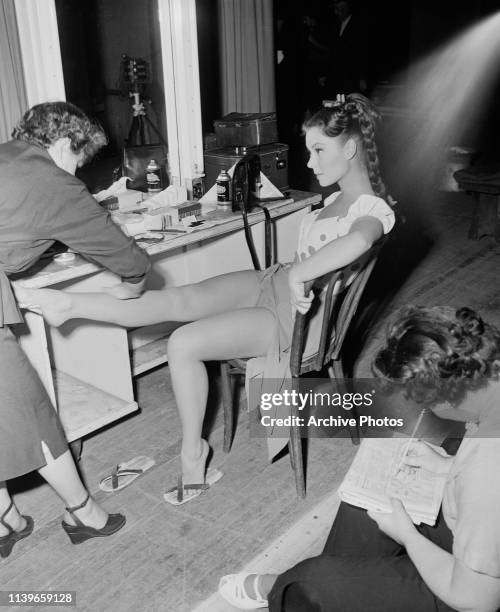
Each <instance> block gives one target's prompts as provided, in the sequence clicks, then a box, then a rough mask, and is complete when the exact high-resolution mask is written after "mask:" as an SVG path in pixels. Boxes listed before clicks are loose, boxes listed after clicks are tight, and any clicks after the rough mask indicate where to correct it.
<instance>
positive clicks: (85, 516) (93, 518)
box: [62, 493, 126, 544]
mask: <svg viewBox="0 0 500 612" xmlns="http://www.w3.org/2000/svg"><path fill="white" fill-rule="evenodd" d="M103 516H104V517H105V522H104V524H102V525H101V522H102V521H101V518H102V517H103ZM66 518H69V521H70V522H69V521H67V520H64V521H63V522H62V528H63V529H64V531H65V532H66V533H67V534H68V537H69V539H70V540H71V542H72V544H81V543H82V542H85V541H86V540H89V539H90V538H105V537H107V536H110V535H113V534H114V533H116V532H117V531H119V530H120V529H121V528H122V527H123V526H124V525H125V523H126V518H125V517H124V516H123V514H108V513H107V512H105V511H104V510H103V509H102V508H101V507H100V506H99V505H98V504H96V502H95V501H94V500H93V499H92V498H91V497H90V494H89V493H87V497H86V498H85V500H84V501H83V502H82V503H81V504H79V505H78V506H73V507H72V508H66V515H65V519H66ZM85 521H88V522H85ZM92 523H93V524H92Z"/></svg>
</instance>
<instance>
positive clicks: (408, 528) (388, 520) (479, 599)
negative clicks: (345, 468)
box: [368, 499, 500, 612]
mask: <svg viewBox="0 0 500 612" xmlns="http://www.w3.org/2000/svg"><path fill="white" fill-rule="evenodd" d="M368 516H370V518H372V519H373V520H374V521H376V523H377V525H378V526H379V528H380V529H381V530H382V531H383V532H384V533H385V534H386V535H388V536H389V537H391V538H392V539H393V540H396V542H399V543H400V544H402V545H403V546H404V547H405V548H406V552H407V553H408V556H409V557H410V559H411V560H412V562H413V564H414V565H415V567H416V568H417V570H418V572H419V574H420V575H421V577H422V579H423V581H424V582H425V583H426V585H427V586H428V587H429V589H430V590H431V591H432V592H433V593H434V595H436V597H439V599H441V600H442V601H444V603H445V604H447V605H448V606H450V607H451V608H453V609H454V610H458V611H460V612H494V611H495V610H496V609H497V608H498V606H499V605H500V579H498V578H492V577H491V576H488V575H486V574H480V573H478V572H475V571H473V570H471V569H469V568H468V567H467V566H465V565H464V564H463V563H462V562H461V561H459V560H458V559H456V558H455V557H454V556H453V555H452V554H450V553H448V552H446V551H445V550H443V549H442V548H440V547H439V546H437V545H436V544H434V543H433V542H431V541H430V540H428V539H427V538H426V537H425V536H423V535H422V534H420V533H419V532H418V531H417V530H416V529H415V526H414V525H413V523H412V521H411V519H410V517H409V516H408V514H407V512H406V510H405V509H404V506H403V504H402V503H401V502H400V501H399V500H397V499H395V500H392V512H391V513H381V512H372V511H370V512H368Z"/></svg>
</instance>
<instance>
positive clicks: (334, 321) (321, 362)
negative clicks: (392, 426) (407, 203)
mask: <svg viewBox="0 0 500 612" xmlns="http://www.w3.org/2000/svg"><path fill="white" fill-rule="evenodd" d="M383 242H384V239H382V240H381V241H379V242H378V243H377V244H376V245H374V246H373V247H372V249H371V250H370V252H369V254H368V255H367V256H366V257H365V259H364V262H363V263H362V264H361V265H360V269H359V270H357V271H356V272H355V277H354V280H352V282H351V283H350V284H349V285H348V286H347V287H343V286H342V285H343V283H344V282H345V281H346V280H347V277H352V269H351V267H350V266H347V267H346V268H342V269H340V270H336V271H335V272H332V274H331V276H330V279H329V281H328V285H327V288H326V293H325V308H324V313H323V321H322V328H321V335H320V340H319V344H318V350H317V352H316V353H314V354H313V355H311V356H308V357H306V358H305V359H303V358H302V355H303V351H304V341H305V337H306V329H307V322H308V315H307V314H306V315H302V314H300V313H297V315H296V318H295V323H294V330H293V336H292V346H291V352H290V371H291V374H292V379H296V378H299V377H300V376H301V375H303V374H307V373H308V372H312V371H313V370H315V371H318V372H319V371H320V370H322V369H323V368H325V367H327V368H328V375H329V377H330V378H331V379H337V380H338V384H339V385H342V384H343V379H344V376H345V372H344V367H343V363H342V346H343V343H344V340H345V337H346V334H347V331H348V329H349V327H350V325H351V322H352V320H353V318H354V315H355V313H356V310H357V308H358V305H359V302H360V299H361V296H362V294H363V290H364V288H365V286H366V283H367V282H368V279H369V278H370V275H371V273H372V271H373V268H374V266H375V263H376V261H377V257H378V254H379V252H380V249H381V246H382V244H383ZM339 283H340V291H339ZM312 284H313V282H311V283H310V285H311V286H312ZM336 287H337V289H336ZM309 289H310V288H309ZM335 289H336V290H335ZM334 290H335V291H334ZM245 369H246V360H245V359H232V360H230V361H225V362H222V363H221V387H222V404H223V409H224V452H226V453H227V452H229V450H230V449H231V444H232V439H233V429H234V410H233V400H232V387H231V380H230V377H231V375H234V374H238V375H244V374H245ZM343 391H344V389H343V388H342V389H339V392H343ZM296 410H297V409H296V408H292V415H295V414H296V412H295V411H296ZM349 433H350V435H351V439H352V441H353V444H359V432H358V430H357V428H356V429H355V430H354V429H350V430H349ZM288 448H289V452H290V461H291V464H292V469H293V471H294V473H295V485H296V488H297V495H298V496H300V497H305V477H304V466H303V457H302V444H301V437H300V431H299V428H298V427H297V426H292V427H291V428H290V440H289V442H288Z"/></svg>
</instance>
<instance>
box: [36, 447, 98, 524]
mask: <svg viewBox="0 0 500 612" xmlns="http://www.w3.org/2000/svg"><path fill="white" fill-rule="evenodd" d="M42 450H43V454H44V456H45V460H46V461H47V465H45V466H44V467H42V468H40V469H39V470H38V472H39V474H40V475H41V476H42V477H43V478H44V479H45V480H46V481H47V482H48V483H49V485H50V486H51V487H52V488H53V489H54V491H55V492H56V493H57V494H58V495H59V497H60V498H61V499H62V500H63V502H64V504H65V506H66V507H69V508H71V507H73V506H78V505H80V504H81V503H82V502H83V501H84V500H85V498H86V497H87V489H86V488H85V486H84V485H83V483H82V481H81V480H80V476H79V474H78V472H77V469H76V466H75V462H74V461H73V457H72V456H71V453H70V451H69V450H67V451H66V452H65V453H63V454H62V455H60V456H59V457H58V458H57V459H54V457H53V456H52V454H51V452H50V450H49V448H48V447H47V445H46V444H45V443H44V442H42ZM76 514H77V516H78V518H79V519H80V520H81V521H82V522H83V523H84V524H85V525H89V526H90V527H95V528H97V529H100V528H101V527H104V525H105V524H106V521H107V519H108V513H107V512H106V511H105V510H104V509H103V508H101V507H100V506H99V505H98V504H97V503H96V502H95V501H94V500H93V499H91V500H90V501H89V502H88V503H87V504H86V505H85V507H84V508H82V509H81V510H78V511H77V513H76ZM64 520H65V521H66V522H67V523H69V524H70V525H74V523H75V522H74V520H73V518H72V516H71V515H70V514H69V513H68V512H65V513H64Z"/></svg>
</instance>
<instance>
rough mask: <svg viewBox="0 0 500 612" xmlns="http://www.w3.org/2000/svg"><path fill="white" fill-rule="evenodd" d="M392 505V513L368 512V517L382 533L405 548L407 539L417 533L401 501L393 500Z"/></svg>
mask: <svg viewBox="0 0 500 612" xmlns="http://www.w3.org/2000/svg"><path fill="white" fill-rule="evenodd" d="M391 505H392V512H376V511H375V510H368V516H369V517H370V518H371V519H373V520H374V521H375V522H376V523H377V525H378V527H379V529H380V530H381V531H383V532H384V533H385V534H386V535H388V536H389V537H390V538H392V539H393V540H395V541H396V542H397V543H398V544H401V545H402V546H405V542H406V541H407V539H408V538H409V537H410V536H412V535H413V534H414V533H415V532H416V529H415V525H414V524H413V522H412V520H411V518H410V516H409V515H408V512H406V510H405V507H404V506H403V504H402V503H401V501H400V500H399V499H395V498H392V499H391Z"/></svg>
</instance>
